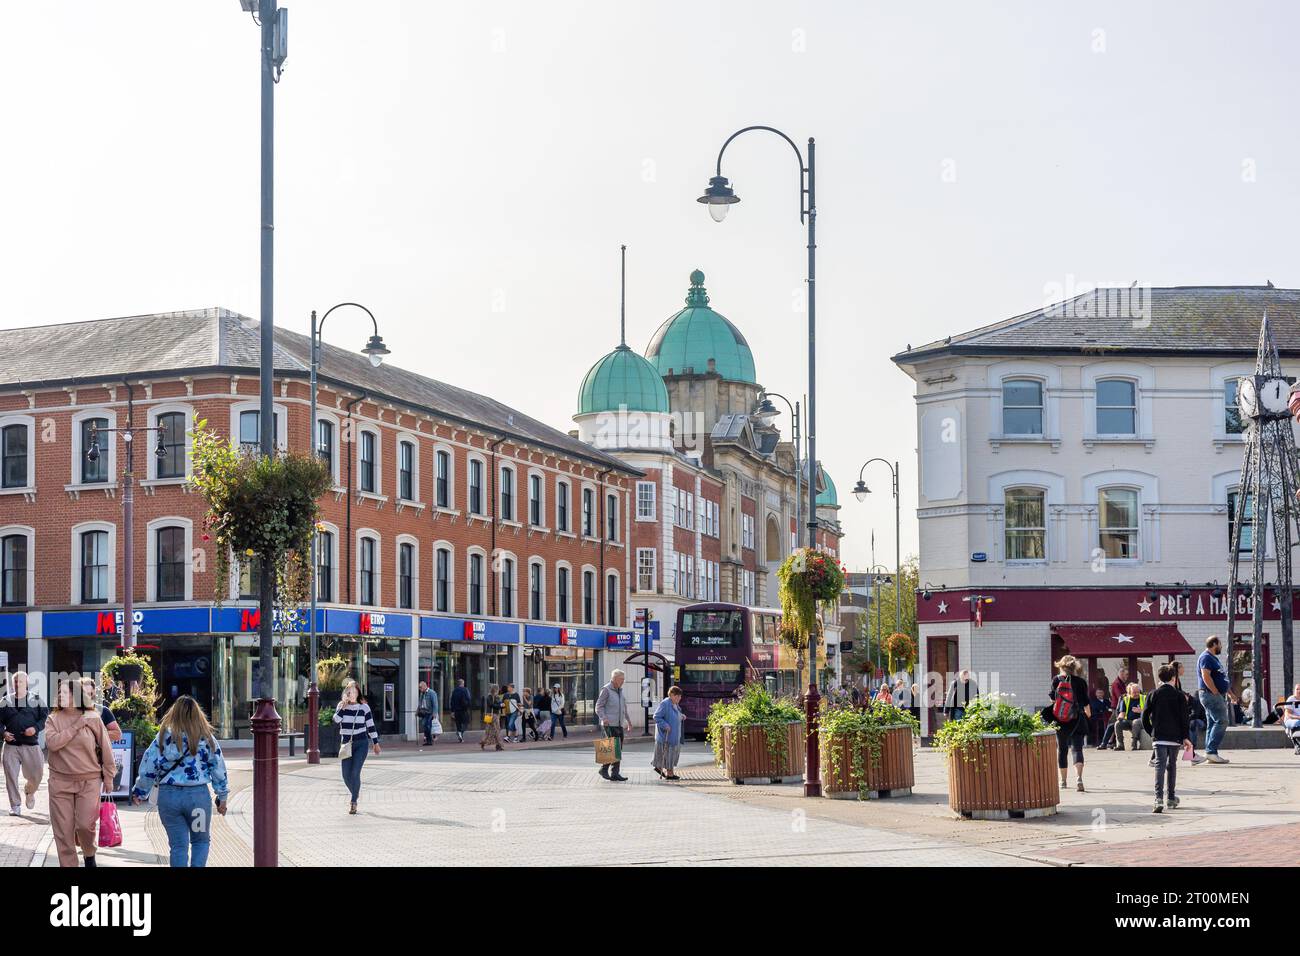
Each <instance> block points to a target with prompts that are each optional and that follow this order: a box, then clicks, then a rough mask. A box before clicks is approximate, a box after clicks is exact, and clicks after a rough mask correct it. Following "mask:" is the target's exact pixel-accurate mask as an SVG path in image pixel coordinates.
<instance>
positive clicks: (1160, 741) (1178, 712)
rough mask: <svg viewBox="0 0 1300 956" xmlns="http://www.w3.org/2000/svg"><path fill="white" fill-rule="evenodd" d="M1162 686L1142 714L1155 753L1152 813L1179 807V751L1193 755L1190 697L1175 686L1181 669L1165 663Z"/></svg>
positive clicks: (1160, 671) (1161, 671)
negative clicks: (1175, 792) (1166, 781)
mask: <svg viewBox="0 0 1300 956" xmlns="http://www.w3.org/2000/svg"><path fill="white" fill-rule="evenodd" d="M1156 676H1157V677H1159V678H1160V686H1159V687H1157V688H1156V689H1155V690H1154V691H1152V692H1151V696H1150V697H1149V698H1148V699H1147V702H1146V707H1145V708H1144V709H1143V711H1142V726H1143V727H1144V728H1145V729H1146V731H1147V733H1149V734H1150V735H1151V740H1152V744H1151V749H1152V750H1153V751H1154V753H1155V768H1156V802H1155V806H1154V807H1152V811H1151V812H1152V813H1161V812H1162V811H1163V810H1164V808H1165V807H1166V806H1168V807H1169V809H1170V810H1173V809H1175V808H1176V807H1177V806H1178V797H1177V796H1176V795H1175V794H1174V782H1175V780H1176V779H1177V777H1178V751H1179V750H1184V751H1186V752H1187V753H1189V754H1190V753H1191V752H1192V741H1191V740H1190V739H1189V738H1190V734H1191V727H1190V717H1189V713H1188V710H1187V698H1186V697H1185V696H1184V695H1183V692H1182V691H1181V690H1179V689H1178V688H1177V687H1175V686H1174V683H1173V681H1174V678H1175V677H1177V676H1178V669H1177V668H1176V667H1175V666H1174V665H1173V664H1161V665H1160V669H1159V670H1158V671H1156ZM1166 776H1168V786H1169V798H1168V800H1167V801H1166V799H1165V778H1166Z"/></svg>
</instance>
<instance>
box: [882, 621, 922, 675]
mask: <svg viewBox="0 0 1300 956" xmlns="http://www.w3.org/2000/svg"><path fill="white" fill-rule="evenodd" d="M884 648H885V656H886V657H888V659H889V673H891V674H894V673H897V671H900V670H904V671H905V670H911V668H912V664H913V663H915V662H916V641H915V640H914V639H913V638H912V635H910V634H904V633H902V632H901V631H895V632H894V633H893V634H890V635H889V636H888V637H887V638H885V643H884Z"/></svg>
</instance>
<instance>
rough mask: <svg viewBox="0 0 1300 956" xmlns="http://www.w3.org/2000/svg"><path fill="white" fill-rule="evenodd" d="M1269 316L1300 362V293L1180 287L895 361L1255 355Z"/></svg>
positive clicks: (1046, 313)
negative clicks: (1055, 355) (1262, 324)
mask: <svg viewBox="0 0 1300 956" xmlns="http://www.w3.org/2000/svg"><path fill="white" fill-rule="evenodd" d="M1265 312H1267V313H1268V316H1269V318H1270V320H1271V321H1272V326H1273V334H1274V337H1275V339H1276V341H1277V345H1278V348H1279V349H1280V351H1281V352H1282V354H1284V355H1285V354H1291V355H1300V289H1276V288H1273V287H1272V286H1271V285H1264V286H1177V287H1173V288H1141V287H1136V288H1129V289H1117V288H1111V289H1098V290H1095V291H1093V292H1089V293H1085V294H1083V295H1078V296H1075V297H1074V298H1072V299H1067V300H1066V301H1064V302H1058V303H1056V304H1054V305H1050V306H1047V307H1046V308H1042V309H1036V310H1035V311H1033V312H1026V313H1025V314H1024V315H1017V316H1014V317H1012V318H1009V319H1005V320H1003V321H1001V322H996V323H994V324H993V325H986V326H984V327H983V328H979V329H975V330H974V331H971V332H964V333H961V334H957V335H953V336H952V337H951V338H950V339H945V340H941V341H936V342H930V343H929V344H927V345H922V346H919V347H917V348H913V349H910V350H905V351H902V352H899V353H898V354H897V355H895V356H893V361H894V362H896V363H898V364H900V365H911V364H913V363H915V362H918V361H921V360H922V359H929V358H935V357H937V356H940V355H944V354H959V355H1012V354H1023V353H1058V354H1059V353H1062V352H1081V353H1101V352H1104V353H1119V354H1136V355H1179V354H1202V355H1227V356H1232V355H1252V356H1253V355H1254V354H1255V350H1256V346H1257V345H1258V344H1259V324H1260V320H1261V319H1262V318H1263V316H1264V313H1265Z"/></svg>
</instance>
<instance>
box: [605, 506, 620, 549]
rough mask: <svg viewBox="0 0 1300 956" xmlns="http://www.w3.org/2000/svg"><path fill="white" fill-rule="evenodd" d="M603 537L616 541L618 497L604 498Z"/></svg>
mask: <svg viewBox="0 0 1300 956" xmlns="http://www.w3.org/2000/svg"><path fill="white" fill-rule="evenodd" d="M605 537H606V539H608V540H610V541H617V540H618V495H606V496H605Z"/></svg>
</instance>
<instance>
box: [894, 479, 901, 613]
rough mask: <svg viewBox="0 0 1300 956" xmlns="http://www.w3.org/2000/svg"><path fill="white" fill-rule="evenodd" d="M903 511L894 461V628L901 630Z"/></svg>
mask: <svg viewBox="0 0 1300 956" xmlns="http://www.w3.org/2000/svg"><path fill="white" fill-rule="evenodd" d="M902 530H903V513H902V511H901V510H900V506H899V500H898V462H894V630H896V631H898V632H899V633H902V630H903V590H902V589H903V539H902Z"/></svg>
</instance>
